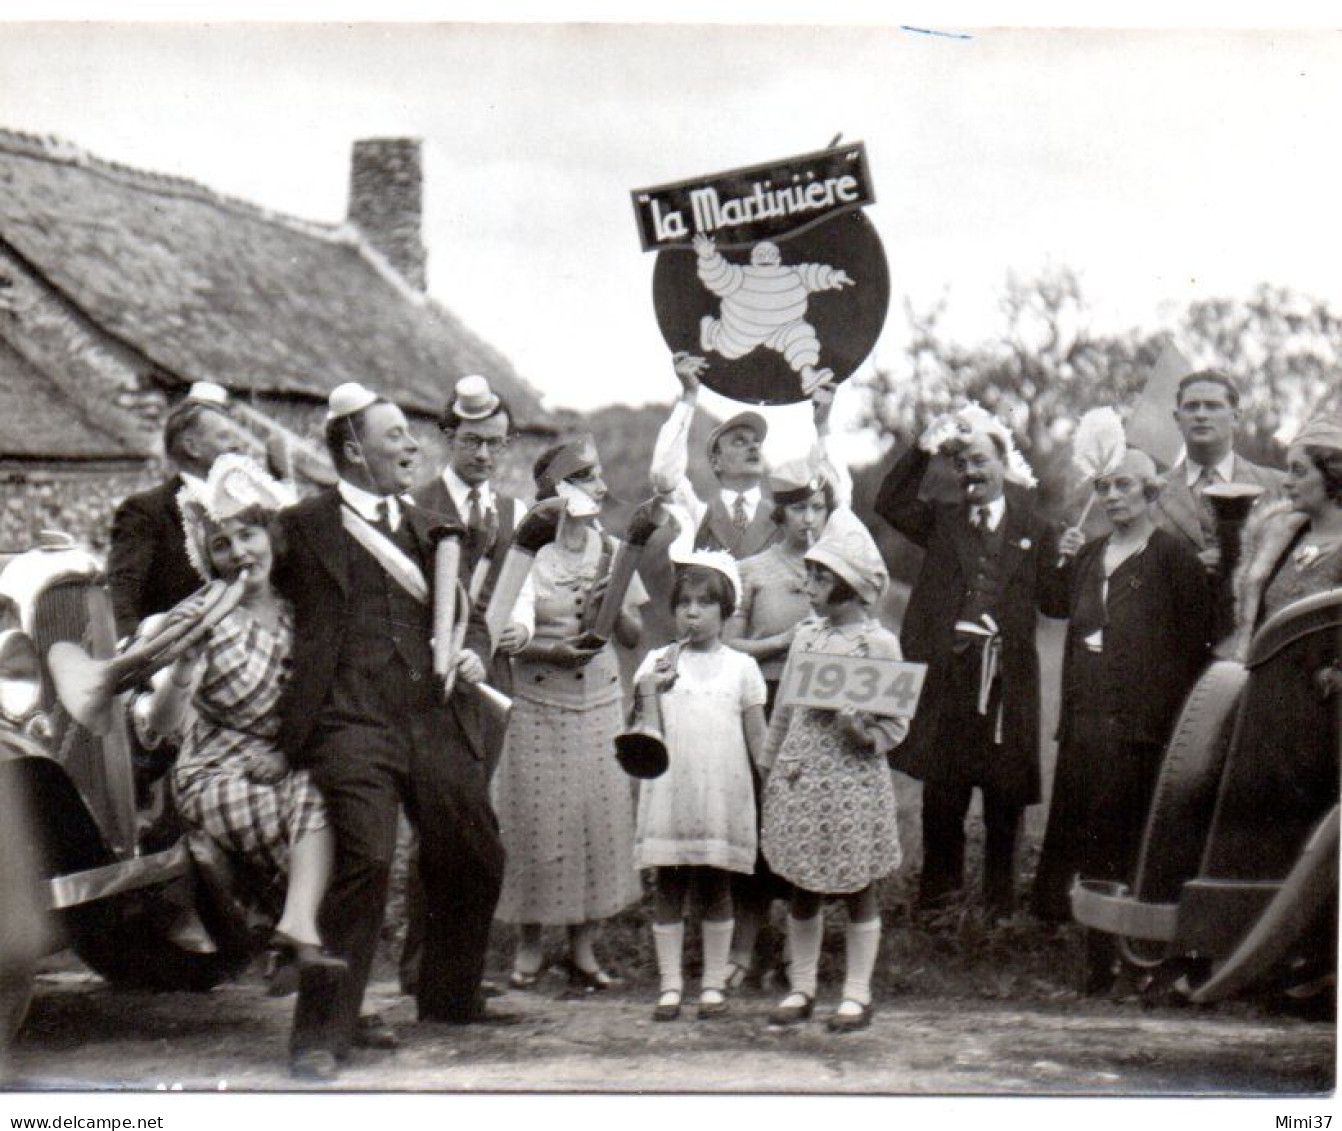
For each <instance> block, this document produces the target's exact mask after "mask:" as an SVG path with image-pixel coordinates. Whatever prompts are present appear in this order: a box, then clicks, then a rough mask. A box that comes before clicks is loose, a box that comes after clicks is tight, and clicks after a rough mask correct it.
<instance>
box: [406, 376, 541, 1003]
mask: <svg viewBox="0 0 1342 1131" xmlns="http://www.w3.org/2000/svg"><path fill="white" fill-rule="evenodd" d="M438 427H439V428H440V429H441V430H442V433H443V436H444V437H445V438H446V440H447V464H446V465H445V466H444V467H443V469H442V471H441V472H440V473H439V474H438V475H436V476H434V478H433V479H431V480H429V482H427V483H425V484H424V485H423V486H422V487H417V488H416V489H415V490H414V491H412V492H410V500H411V502H413V503H414V504H415V505H416V506H418V507H421V508H422V509H423V510H426V511H428V512H430V513H432V514H434V515H438V516H441V517H442V518H443V520H444V521H447V522H450V523H455V524H456V525H459V526H464V527H465V528H466V531H467V538H466V544H465V549H464V552H463V553H462V555H461V583H462V585H463V586H465V588H466V592H467V593H468V594H469V595H470V598H471V603H472V604H473V605H475V606H477V607H480V608H484V607H486V606H487V605H488V604H489V598H490V595H491V594H492V593H493V592H494V584H495V582H496V581H497V580H498V575H499V571H500V570H501V569H502V567H503V559H504V555H505V554H506V553H507V551H508V547H509V546H510V545H511V544H512V539H513V530H514V529H516V527H517V524H518V523H519V522H520V521H521V520H522V516H523V515H525V514H526V510H527V508H526V504H525V503H523V502H522V501H521V500H520V499H515V498H513V497H512V496H511V495H507V494H505V493H504V492H502V491H500V490H499V489H498V488H497V487H495V486H494V484H493V478H494V473H495V472H496V471H497V470H498V466H499V458H500V457H501V456H502V455H503V452H504V451H505V450H506V449H507V447H508V444H509V442H510V441H511V440H512V436H513V415H512V411H511V409H510V408H509V407H508V402H507V401H506V400H504V398H503V397H501V396H500V395H499V394H498V393H496V392H494V390H493V389H491V388H490V385H489V382H488V381H487V380H486V379H485V378H484V377H481V376H479V375H476V374H472V375H470V376H467V377H463V378H461V380H459V381H458V382H457V383H456V385H455V387H454V388H453V391H452V396H451V397H450V398H449V399H448V402H447V404H446V405H445V406H444V408H443V413H442V416H440V417H439V419H438ZM535 624H536V616H535V588H534V587H533V586H532V584H531V581H530V579H529V578H528V580H527V581H526V583H525V584H524V585H523V586H522V592H521V594H520V595H519V596H518V599H517V604H516V605H515V606H514V607H513V613H512V620H511V622H510V623H509V624H508V626H507V627H506V628H505V629H504V630H503V632H502V634H501V635H500V638H499V641H498V650H497V651H496V652H495V653H494V659H493V660H492V661H491V663H490V665H489V675H488V677H487V680H488V682H489V684H490V685H491V686H493V687H495V688H497V689H498V690H499V691H501V692H503V693H504V694H505V695H510V694H511V693H512V687H513V674H512V664H511V662H510V661H509V656H510V655H512V654H513V653H515V652H518V651H519V650H521V649H522V648H524V647H525V646H526V644H527V642H528V641H529V640H530V639H531V636H532V633H533V632H534V631H535ZM480 723H481V732H482V738H483V742H484V746H485V771H486V773H487V774H488V775H489V776H490V777H492V776H493V774H494V767H495V766H497V765H498V761H499V755H500V754H501V753H502V751H503V739H504V736H505V734H506V731H507V728H506V726H503V725H499V723H498V721H497V720H495V719H492V718H489V717H482V718H481V720H480ZM423 913H424V892H423V887H422V885H421V884H420V882H419V870H418V869H417V868H415V867H414V865H413V863H412V865H411V868H410V874H409V876H408V878H407V887H406V935H405V948H404V949H403V950H402V952H401V967H400V977H401V989H402V991H403V992H405V993H407V994H413V993H414V992H415V990H416V988H417V987H418V985H419V963H420V952H421V947H422V943H423V934H424V925H423Z"/></svg>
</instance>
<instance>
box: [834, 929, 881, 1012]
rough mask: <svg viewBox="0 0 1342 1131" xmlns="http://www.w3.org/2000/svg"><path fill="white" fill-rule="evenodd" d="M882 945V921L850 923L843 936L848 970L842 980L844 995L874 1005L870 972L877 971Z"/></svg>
mask: <svg viewBox="0 0 1342 1131" xmlns="http://www.w3.org/2000/svg"><path fill="white" fill-rule="evenodd" d="M880 946H881V920H880V918H879V917H878V918H876V919H868V920H867V921H866V922H864V923H854V922H851V921H850V922H849V924H848V933H847V935H845V936H844V958H845V965H846V969H845V970H844V978H843V996H844V997H845V998H852V1000H853V1001H859V1002H861V1003H862V1004H863V1005H870V1004H871V972H872V970H874V969H875V968H876V952H877V950H879V949H880Z"/></svg>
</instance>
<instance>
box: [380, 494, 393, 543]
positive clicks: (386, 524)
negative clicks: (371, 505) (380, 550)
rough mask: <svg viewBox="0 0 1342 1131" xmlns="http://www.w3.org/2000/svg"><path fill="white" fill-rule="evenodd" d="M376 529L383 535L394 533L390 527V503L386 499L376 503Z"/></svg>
mask: <svg viewBox="0 0 1342 1131" xmlns="http://www.w3.org/2000/svg"><path fill="white" fill-rule="evenodd" d="M377 527H378V529H379V530H381V531H382V533H383V534H387V535H391V534H394V533H395V530H394V528H393V527H392V525H391V502H390V500H388V499H379V500H378V501H377Z"/></svg>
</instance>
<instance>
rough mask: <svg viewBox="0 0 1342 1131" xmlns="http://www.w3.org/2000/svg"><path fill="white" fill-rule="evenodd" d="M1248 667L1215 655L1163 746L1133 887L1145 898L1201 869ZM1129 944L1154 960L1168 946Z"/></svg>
mask: <svg viewBox="0 0 1342 1131" xmlns="http://www.w3.org/2000/svg"><path fill="white" fill-rule="evenodd" d="M1248 675H1249V673H1248V669H1247V668H1245V666H1244V665H1243V664H1241V663H1238V662H1237V661H1234V660H1220V661H1217V662H1216V663H1214V664H1212V665H1211V667H1209V668H1208V669H1207V670H1206V671H1205V672H1204V673H1203V674H1202V677H1201V678H1200V679H1199V680H1198V681H1197V683H1196V684H1194V685H1193V690H1192V691H1190V692H1189V693H1188V698H1187V699H1186V700H1185V701H1184V705H1183V709H1182V710H1181V711H1180V712H1179V718H1178V721H1177V722H1176V723H1175V726H1174V732H1173V734H1172V735H1171V736H1170V741H1169V743H1168V745H1167V746H1166V747H1165V757H1164V759H1163V760H1162V761H1161V764H1160V773H1159V776H1158V777H1157V779H1156V787H1155V791H1154V793H1153V795H1152V798H1151V811H1150V813H1149V815H1148V816H1147V820H1146V831H1145V833H1144V835H1143V837H1142V847H1141V852H1140V853H1139V855H1138V858H1137V873H1136V877H1135V879H1134V882H1133V891H1134V894H1135V895H1136V897H1137V898H1138V899H1139V900H1141V901H1142V902H1143V903H1175V902H1177V901H1178V899H1179V896H1180V893H1181V892H1182V890H1183V886H1184V884H1185V883H1187V882H1188V881H1189V880H1191V879H1193V878H1194V877H1195V876H1196V875H1197V871H1198V866H1199V864H1200V863H1201V861H1202V853H1203V849H1204V848H1205V846H1206V842H1207V834H1208V832H1209V831H1210V829H1211V821H1212V815H1213V813H1214V811H1215V808H1216V795H1217V792H1218V790H1219V787H1220V782H1221V771H1222V770H1223V769H1224V767H1225V761H1226V755H1227V753H1228V751H1229V749H1230V736H1231V732H1232V731H1233V730H1234V723H1235V708H1236V706H1237V704H1238V703H1239V699H1240V694H1241V692H1242V691H1243V690H1244V685H1245V683H1246V682H1247V681H1248ZM1124 949H1125V952H1129V951H1130V952H1131V953H1129V954H1128V957H1130V958H1131V959H1133V960H1134V961H1146V962H1156V961H1159V960H1160V958H1161V957H1163V955H1164V949H1165V948H1164V947H1163V944H1159V943H1151V942H1142V941H1138V940H1126V941H1125V947H1124Z"/></svg>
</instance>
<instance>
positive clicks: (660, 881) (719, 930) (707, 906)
mask: <svg viewBox="0 0 1342 1131" xmlns="http://www.w3.org/2000/svg"><path fill="white" fill-rule="evenodd" d="M740 591H741V582H740V578H739V576H738V575H737V571H736V564H735V563H734V562H733V561H732V559H731V557H730V556H729V555H727V554H723V553H712V552H707V553H705V552H700V553H695V554H691V555H689V557H688V558H687V559H686V560H685V561H684V562H683V563H682V564H679V565H678V566H677V568H676V576H675V582H674V584H673V585H672V588H671V608H672V610H673V611H674V613H675V617H676V633H677V635H678V637H679V642H678V643H675V644H670V645H668V646H667V647H665V648H660V649H657V650H656V651H654V652H650V653H649V654H648V655H647V656H646V657H645V658H644V660H643V663H642V665H641V666H640V667H639V670H638V673H637V674H636V675H635V677H634V678H635V681H636V682H637V681H638V680H640V679H645V678H650V677H652V678H656V679H657V680H658V684H659V687H660V693H659V699H660V706H661V715H662V730H663V736H664V739H665V742H666V748H667V752H668V755H669V765H668V767H667V770H666V772H665V773H664V774H663V775H662V776H661V777H658V778H653V779H651V780H648V781H644V782H642V783H641V786H640V789H639V797H638V829H637V833H636V836H635V843H634V858H635V863H636V864H637V865H638V867H640V868H653V869H655V870H656V889H657V891H656V903H655V907H654V921H653V926H652V934H653V942H654V944H655V947H656V951H657V970H658V973H659V975H660V977H661V991H662V992H661V996H660V997H659V998H658V1001H657V1008H656V1010H655V1011H654V1013H653V1019H654V1020H657V1021H672V1020H674V1019H675V1018H676V1017H678V1016H679V1015H680V1001H681V995H682V993H683V990H684V979H683V974H682V970H681V954H682V950H683V947H684V942H685V901H686V896H687V895H688V893H689V890H690V888H691V887H692V886H693V887H695V888H697V891H698V895H699V901H700V905H701V907H702V914H703V924H702V931H703V951H704V969H703V981H702V984H701V988H700V993H699V1016H700V1017H701V1018H709V1017H716V1016H719V1015H721V1014H723V1013H725V1012H726V1009H727V999H726V992H725V991H726V984H727V957H728V954H729V952H730V950H731V944H732V930H733V926H734V924H733V919H732V899H731V875H732V874H733V873H736V874H741V875H749V874H750V872H751V871H752V870H753V869H754V867H755V858H756V841H757V834H756V831H755V788H754V784H753V782H752V780H751V773H750V763H751V760H752V759H753V758H756V757H758V756H759V755H760V753H761V752H762V750H763V747H764V733H765V724H764V700H765V688H764V677H763V676H762V675H761V674H760V669H759V665H758V664H757V663H756V662H755V661H754V660H753V659H751V658H750V657H749V656H747V655H745V654H744V653H742V652H738V651H736V650H735V649H733V648H728V647H727V646H726V645H725V644H723V642H722V626H723V623H724V622H725V621H726V620H727V618H728V617H729V616H731V614H732V610H733V608H734V607H735V605H736V599H737V594H739V593H740Z"/></svg>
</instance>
